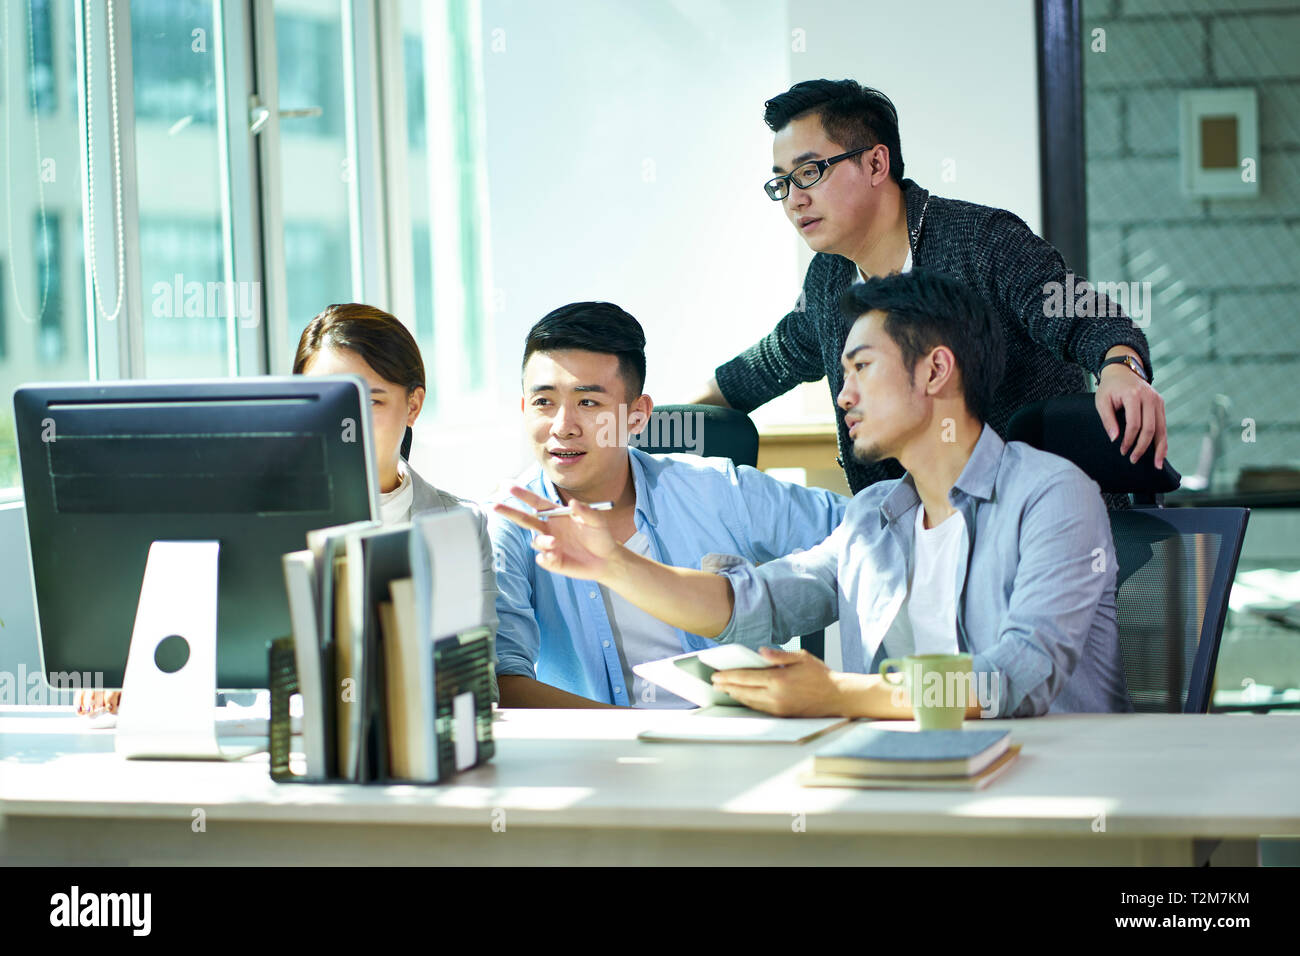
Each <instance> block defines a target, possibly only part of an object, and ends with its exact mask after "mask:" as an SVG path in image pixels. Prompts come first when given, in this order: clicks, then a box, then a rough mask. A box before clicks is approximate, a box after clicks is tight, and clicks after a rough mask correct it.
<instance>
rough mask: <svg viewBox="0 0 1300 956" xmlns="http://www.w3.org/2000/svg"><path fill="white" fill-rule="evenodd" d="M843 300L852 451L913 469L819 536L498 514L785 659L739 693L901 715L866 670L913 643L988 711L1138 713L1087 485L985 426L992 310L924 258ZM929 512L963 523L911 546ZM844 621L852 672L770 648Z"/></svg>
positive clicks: (813, 710) (685, 623) (736, 676)
mask: <svg viewBox="0 0 1300 956" xmlns="http://www.w3.org/2000/svg"><path fill="white" fill-rule="evenodd" d="M845 314H846V316H847V317H846V319H845V323H844V324H845V326H847V334H846V335H844V336H843V337H842V339H841V341H843V343H844V344H843V347H842V352H841V364H842V368H843V374H844V385H843V387H842V389H841V390H840V393H839V395H838V398H837V404H838V405H839V406H840V408H841V409H843V411H844V417H845V421H846V423H847V426H848V432H849V437H850V440H851V442H852V449H853V454H854V456H855V457H856V458H857V459H858V460H860V461H863V462H874V461H879V460H881V459H884V458H896V459H897V460H898V461H899V462H901V463H902V465H903V467H904V468H905V469H906V474H905V475H904V476H903V477H902V478H898V479H892V480H886V481H882V482H878V483H876V484H873V485H871V486H869V487H867V488H866V489H864V490H863V491H861V492H859V493H858V495H857V496H856V497H855V498H854V499H853V501H852V502H851V503H850V504H849V507H848V510H847V511H846V512H845V515H844V520H843V522H842V523H841V524H840V526H839V527H838V528H837V529H836V530H835V531H834V532H833V533H832V534H831V536H830V537H829V538H827V539H826V540H825V541H823V542H822V543H821V544H819V545H817V546H816V547H814V548H812V549H810V550H808V551H805V552H801V553H796V554H792V555H789V556H787V557H784V558H780V559H777V560H775V561H770V562H768V563H766V564H764V565H762V566H760V567H755V566H753V565H751V564H749V563H747V562H745V561H743V560H742V559H740V558H735V557H724V556H715V557H713V558H712V560H711V561H710V563H708V564H706V565H705V567H707V568H712V570H711V571H710V570H705V571H693V570H687V569H683V568H673V567H668V566H667V565H663V564H659V563H657V562H654V561H650V560H648V559H646V558H643V557H641V556H638V555H635V554H632V553H631V552H629V551H628V550H627V549H626V548H623V547H621V546H619V545H618V544H617V542H616V541H615V540H614V538H613V537H612V536H611V535H610V534H609V532H608V531H607V530H606V528H605V525H604V521H603V518H602V516H601V515H600V514H599V513H597V512H594V511H591V510H590V509H586V508H582V507H577V508H575V512H574V515H573V518H572V519H571V520H553V521H551V522H549V523H545V522H542V521H539V520H537V519H536V518H535V517H533V516H531V515H525V514H523V513H522V512H519V511H514V510H512V509H508V508H504V507H500V506H499V507H498V508H497V511H498V513H499V514H501V515H502V516H504V517H507V518H509V519H510V520H512V521H514V522H515V523H516V524H519V525H521V526H522V527H526V528H530V529H532V530H533V531H536V532H539V534H538V536H537V537H536V538H535V540H534V547H535V548H536V549H537V550H538V551H539V552H540V555H539V558H538V563H539V564H540V565H541V566H542V567H544V568H546V569H548V570H551V571H556V572H559V573H561V574H566V575H569V576H571V577H577V578H587V579H592V580H596V581H599V582H600V583H601V584H603V585H605V586H607V587H608V588H610V589H611V590H614V591H616V592H618V593H619V594H622V595H623V596H624V597H625V598H627V599H628V600H629V601H630V602H632V603H633V604H635V605H637V606H638V607H641V608H643V609H645V610H646V611H648V612H650V613H652V614H654V615H655V616H657V617H659V618H660V619H662V620H664V621H667V622H669V623H671V624H673V625H674V626H677V627H681V628H683V629H686V630H688V631H691V632H692V633H696V634H701V635H704V636H707V637H711V638H713V639H715V640H718V641H721V642H737V643H743V644H746V645H749V646H752V647H760V648H761V649H762V653H763V654H764V655H765V656H766V657H768V658H769V659H770V660H772V661H773V662H774V663H776V664H779V665H782V666H780V667H776V668H771V669H767V670H759V669H753V670H741V671H729V672H720V673H718V674H715V675H714V684H715V685H716V686H717V687H718V688H719V689H721V690H725V691H726V692H727V693H729V694H731V695H732V696H733V697H735V698H736V699H737V700H739V701H740V702H741V703H743V704H746V705H748V706H750V707H754V708H757V709H760V710H765V711H768V712H771V713H774V714H779V715H782V716H794V715H801V716H814V715H830V714H844V715H848V716H854V717H891V716H898V717H903V716H910V715H911V712H910V709H908V708H906V707H905V702H904V701H901V700H899V699H898V698H897V697H896V696H895V694H894V693H893V688H892V686H891V685H888V684H884V683H882V682H881V680H880V678H879V677H878V676H877V675H876V674H875V673H874V671H875V669H876V667H877V666H878V664H879V662H880V661H881V660H883V658H884V657H886V656H893V655H895V654H899V653H908V652H910V651H912V650H913V649H917V650H928V651H944V650H947V651H951V652H957V651H965V652H969V653H971V654H972V655H973V658H974V662H973V663H974V671H975V674H976V677H977V679H978V685H979V686H980V687H981V688H986V687H987V688H991V693H989V694H988V695H987V697H988V698H989V700H986V701H985V704H986V707H987V709H986V711H985V712H986V713H989V714H990V715H996V716H1032V715H1038V714H1044V713H1048V712H1049V711H1051V712H1072V711H1128V710H1131V709H1132V706H1131V704H1130V702H1129V699H1128V691H1127V687H1126V685H1125V681H1124V673H1123V667H1122V663H1121V659H1120V654H1119V645H1118V641H1117V637H1116V619H1115V569H1116V562H1115V551H1114V546H1113V543H1112V541H1111V535H1110V524H1109V522H1108V520H1107V517H1106V511H1105V508H1104V506H1103V503H1102V500H1101V496H1100V494H1099V491H1098V488H1097V485H1096V484H1095V483H1094V482H1092V481H1091V480H1090V479H1089V478H1088V477H1087V476H1086V475H1085V474H1084V473H1083V472H1082V471H1080V470H1079V469H1078V468H1076V467H1075V466H1074V465H1073V464H1071V463H1070V462H1068V461H1066V460H1065V459H1063V458H1058V457H1056V456H1055V455H1050V454H1047V453H1046V452H1041V451H1038V450H1036V449H1033V448H1031V447H1029V446H1027V445H1024V444H1021V443H1019V442H1010V443H1006V442H1003V441H1002V439H1001V438H999V437H998V435H997V433H996V432H995V431H994V430H993V429H992V428H991V427H990V426H989V425H988V424H987V419H986V416H987V414H988V408H989V405H990V402H991V401H992V400H993V394H994V389H995V386H996V385H997V383H998V381H999V379H1000V377H1001V372H1002V369H1001V364H1002V360H1001V356H1002V352H1001V347H1000V345H1001V343H1000V342H999V329H998V319H997V317H996V315H995V314H994V313H993V312H992V310H991V309H989V308H988V306H987V305H986V304H985V303H984V301H983V300H982V299H981V298H980V297H979V296H977V295H975V294H973V293H972V292H971V291H970V290H969V289H968V288H967V287H965V286H963V285H962V284H961V283H958V282H956V281H954V280H952V279H949V278H947V277H945V276H942V275H937V274H932V273H925V272H911V273H908V274H905V275H895V276H889V277H886V278H883V279H873V280H871V281H869V282H866V283H864V284H861V285H856V286H854V287H853V288H852V289H851V290H850V291H849V292H848V293H847V294H846V296H845ZM520 498H521V500H524V501H525V502H526V503H528V504H530V505H534V506H536V507H545V506H549V503H548V502H545V501H544V500H542V499H538V500H536V501H531V500H529V499H528V497H526V495H520ZM949 521H953V522H958V524H956V525H949V524H948V522H949ZM941 527H943V528H946V529H949V530H950V531H951V530H955V531H956V533H955V534H953V533H943V534H941V535H936V536H935V537H934V539H933V540H932V541H930V542H928V543H926V544H924V545H919V544H918V541H919V538H918V536H919V535H920V536H924V535H926V534H927V532H929V531H937V530H938V529H940V528H941ZM954 541H955V542H956V543H955V544H954V543H953V542H954ZM936 569H940V570H939V572H938V573H936ZM945 569H946V570H945ZM936 608H939V609H940V610H939V611H935V609H936ZM943 608H949V609H950V610H949V611H947V612H945V611H943V610H942V609H943ZM836 619H838V620H839V621H840V634H841V639H842V642H843V660H844V666H845V671H844V672H834V671H831V670H830V669H829V668H827V666H826V665H825V664H824V663H822V662H821V661H820V660H818V659H817V658H815V657H813V656H812V655H809V654H806V653H804V652H798V653H793V654H791V653H787V652H784V651H780V650H777V649H775V648H773V647H772V646H771V644H772V643H773V637H774V636H776V637H778V639H779V636H780V635H785V634H791V633H799V632H802V631H807V630H813V629H816V628H819V627H823V626H825V625H827V624H829V623H830V622H831V621H834V620H836ZM921 642H924V645H923V646H918V645H920V644H921ZM990 703H991V704H992V706H988V705H989V704H990Z"/></svg>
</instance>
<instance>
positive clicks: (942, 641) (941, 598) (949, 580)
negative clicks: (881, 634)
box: [885, 505, 967, 657]
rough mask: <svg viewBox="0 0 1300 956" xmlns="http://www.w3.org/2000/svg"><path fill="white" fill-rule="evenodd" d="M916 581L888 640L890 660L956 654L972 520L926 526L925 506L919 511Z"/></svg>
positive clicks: (958, 517) (953, 519)
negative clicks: (961, 572)
mask: <svg viewBox="0 0 1300 956" xmlns="http://www.w3.org/2000/svg"><path fill="white" fill-rule="evenodd" d="M915 542H916V543H915V548H914V550H913V560H912V580H911V582H910V583H909V584H908V588H907V597H906V598H904V600H903V606H902V607H901V608H899V611H898V617H896V618H895V619H894V623H893V625H892V626H891V627H890V629H889V632H888V633H887V634H886V635H885V649H886V651H887V653H888V654H889V656H890V657H905V656H907V655H908V654H956V653H957V650H958V647H957V563H958V560H959V559H960V558H961V555H962V549H963V548H965V547H966V546H967V540H966V519H965V518H963V517H962V515H961V512H960V511H954V512H953V513H952V514H951V515H949V516H948V517H947V518H946V519H944V521H943V522H942V523H941V524H938V525H936V526H935V527H933V528H926V527H925V506H924V505H917V508H916V536H915Z"/></svg>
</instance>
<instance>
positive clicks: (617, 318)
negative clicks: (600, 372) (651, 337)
mask: <svg viewBox="0 0 1300 956" xmlns="http://www.w3.org/2000/svg"><path fill="white" fill-rule="evenodd" d="M564 349H581V350H582V351H584V352H600V353H601V354H602V355H616V356H618V373H619V374H620V375H621V376H623V381H624V382H626V383H627V388H628V397H629V398H636V397H637V396H639V395H640V394H641V391H642V389H644V388H645V330H644V329H642V328H641V323H640V322H638V321H637V320H636V319H634V318H633V317H632V316H631V315H629V314H628V313H627V312H625V311H624V310H623V309H620V308H619V307H618V306H616V305H614V303H612V302H570V303H569V304H568V305H562V306H560V307H559V308H558V309H554V310H552V311H550V312H548V313H546V315H544V316H542V318H541V319H539V320H538V321H537V324H536V325H534V326H533V327H532V328H531V329H529V330H528V338H527V339H526V340H525V342H524V360H523V362H522V363H521V364H520V369H521V370H522V369H523V367H524V366H526V365H527V364H528V359H529V358H530V357H531V356H532V354H533V353H534V352H559V351H562V350H564Z"/></svg>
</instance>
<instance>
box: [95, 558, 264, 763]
mask: <svg viewBox="0 0 1300 956" xmlns="http://www.w3.org/2000/svg"><path fill="white" fill-rule="evenodd" d="M220 550H221V542H219V541H155V542H153V544H151V545H150V546H149V558H148V561H147V562H146V563H145V569H144V582H143V583H142V585H141V587H140V604H139V605H138V607H137V608H136V612H135V627H134V628H133V629H132V631H131V647H130V650H129V651H128V652H127V658H126V673H125V675H123V678H122V699H121V702H120V703H119V704H118V714H117V738H116V743H115V750H116V751H117V753H119V754H121V755H122V756H124V757H127V758H135V759H146V760H150V759H152V760H237V759H239V758H241V757H246V756H248V755H249V754H250V753H256V752H257V751H259V750H263V749H265V747H253V748H247V747H245V748H243V749H241V750H223V749H222V747H221V745H220V743H219V742H218V739H217V725H216V720H215V718H214V716H213V712H212V711H213V706H212V702H213V700H214V699H215V696H214V695H215V694H216V690H217V555H218V553H219V552H220Z"/></svg>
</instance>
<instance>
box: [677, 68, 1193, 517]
mask: <svg viewBox="0 0 1300 956" xmlns="http://www.w3.org/2000/svg"><path fill="white" fill-rule="evenodd" d="M764 119H765V121H766V122H767V125H768V126H769V127H770V128H771V129H772V131H773V132H774V133H775V134H776V135H775V139H774V141H773V144H772V156H773V166H772V171H773V172H774V173H776V174H777V175H776V178H775V179H772V180H770V181H769V182H768V183H767V184H766V185H765V187H764V188H765V189H766V191H767V195H768V197H769V198H770V199H772V200H776V201H780V202H781V204H782V207H783V208H784V210H785V213H786V216H787V217H788V218H789V219H790V222H791V224H793V225H794V227H795V229H797V230H798V232H799V234H800V235H801V236H803V238H804V241H805V242H807V243H808V245H809V247H810V248H811V249H812V250H813V251H814V252H815V253H816V255H815V256H814V257H813V260H812V263H811V265H809V267H808V273H807V275H806V277H805V278H804V286H803V294H802V295H801V296H800V298H799V302H798V304H797V305H796V307H795V309H794V310H793V311H791V312H790V313H789V314H787V315H786V316H785V318H783V319H782V320H781V321H780V322H778V323H777V326H776V328H775V329H774V330H773V331H772V332H771V333H769V334H768V335H767V336H766V337H765V338H763V339H762V340H761V341H759V342H758V343H757V344H756V345H754V346H752V347H750V348H748V349H746V350H745V351H744V352H742V353H741V354H740V355H738V356H736V357H735V358H734V359H732V360H731V361H729V362H727V363H725V364H723V365H720V366H719V367H718V369H717V371H716V373H715V377H714V378H713V379H712V380H711V381H710V382H709V385H708V388H707V390H706V392H705V394H704V395H703V396H701V397H700V398H697V399H696V401H697V402H699V403H701V404H709V405H725V406H729V407H731V408H737V409H740V410H741V411H746V412H748V411H751V410H752V409H754V408H757V407H758V406H759V405H762V404H764V403H765V402H768V401H770V400H771V399H773V398H776V397H777V396H778V395H781V394H783V393H785V392H787V391H789V390H790V389H791V388H793V387H794V386H795V385H797V384H799V383H800V382H815V381H817V380H818V379H819V378H822V377H823V376H825V377H826V379H827V384H828V385H829V387H830V393H831V399H832V402H834V399H835V396H836V395H838V394H839V391H840V388H841V387H842V386H843V372H842V370H841V367H840V355H839V348H840V344H841V339H842V336H841V335H840V328H841V325H840V323H841V313H840V302H841V299H842V297H843V294H844V292H845V291H847V290H848V288H849V287H850V286H851V285H852V284H853V283H855V282H861V281H863V280H864V279H867V278H870V277H872V276H878V275H888V274H890V273H895V272H908V271H910V270H911V269H912V267H913V266H914V265H915V266H916V268H918V269H928V270H931V271H934V272H940V273H943V274H946V275H949V276H952V277H953V278H955V279H958V280H960V281H961V282H964V283H965V284H966V285H968V286H970V287H971V288H972V289H973V290H974V291H975V292H976V294H977V295H979V296H980V297H981V298H982V299H984V300H985V301H986V302H987V303H988V304H989V305H990V306H991V307H992V309H993V311H994V313H995V314H996V315H997V316H998V317H999V319H1000V320H1001V322H1002V328H1003V339H1004V342H1005V366H1006V373H1005V375H1004V377H1003V379H1002V383H1001V385H999V386H998V388H997V391H996V394H995V396H994V400H993V405H992V407H991V408H990V409H989V416H988V423H989V424H990V425H991V426H992V427H993V428H994V429H995V430H996V431H998V432H1001V433H1003V434H1005V429H1006V425H1007V422H1008V420H1009V419H1010V418H1011V416H1012V415H1013V414H1014V413H1015V411H1016V410H1017V409H1019V408H1020V407H1022V406H1024V405H1027V404H1030V403H1031V402H1035V401H1038V400H1040V399H1043V398H1047V397H1049V396H1052V395H1061V394H1066V393H1070V392H1082V391H1084V390H1085V388H1086V379H1085V376H1084V371H1085V370H1086V371H1088V372H1091V373H1092V374H1093V375H1095V376H1098V378H1099V382H1098V386H1097V412H1098V414H1099V415H1100V416H1101V420H1102V423H1103V424H1104V425H1105V426H1106V429H1107V431H1108V432H1109V433H1110V436H1111V438H1112V439H1114V438H1115V437H1116V436H1117V435H1119V425H1118V421H1117V418H1116V414H1115V413H1116V411H1118V410H1119V409H1123V410H1124V414H1125V427H1124V436H1123V441H1122V442H1121V443H1120V454H1126V455H1130V456H1131V457H1132V459H1133V460H1134V461H1137V459H1138V458H1139V457H1140V456H1141V455H1142V454H1143V453H1144V452H1145V451H1146V450H1147V448H1148V447H1150V446H1151V444H1152V443H1153V442H1154V443H1155V463H1156V466H1157V467H1159V466H1161V465H1163V463H1164V458H1165V453H1166V449H1167V442H1166V432H1165V414H1164V400H1163V399H1161V397H1160V395H1159V394H1158V393H1157V392H1156V391H1155V389H1153V388H1152V387H1151V384H1150V381H1151V359H1150V353H1149V351H1148V349H1147V341H1146V336H1144V335H1143V334H1142V332H1141V331H1140V330H1139V329H1138V328H1136V327H1135V326H1134V325H1133V323H1132V322H1131V321H1130V320H1129V318H1128V317H1127V316H1126V315H1125V314H1124V312H1123V310H1122V309H1120V308H1119V307H1118V306H1117V305H1116V304H1115V303H1113V302H1112V301H1111V300H1110V299H1108V298H1107V297H1105V296H1103V295H1100V294H1098V293H1096V292H1095V290H1093V289H1092V287H1091V286H1088V285H1087V284H1086V283H1084V282H1083V280H1082V279H1080V280H1078V281H1077V282H1076V281H1075V279H1074V277H1073V276H1072V275H1070V274H1069V273H1068V271H1067V269H1066V265H1065V262H1064V260H1063V259H1062V258H1061V254H1060V253H1059V252H1057V251H1056V249H1055V248H1054V247H1053V246H1052V245H1051V244H1050V243H1048V242H1046V241H1045V240H1043V239H1041V238H1039V237H1038V236H1036V235H1034V233H1033V232H1032V231H1031V230H1030V229H1029V227H1028V226H1027V225H1025V223H1024V222H1023V221H1022V220H1021V219H1020V218H1019V217H1017V216H1015V215H1014V214H1013V213H1010V212H1008V211H1006V210H1005V209H994V208H991V207H989V206H980V205H976V204H974V203H968V202H962V201H959V200H955V199H943V198H940V197H938V196H931V195H930V194H929V193H928V192H927V191H926V190H924V189H922V188H921V187H920V186H918V185H917V184H916V183H914V182H912V181H911V180H910V179H904V178H903V157H902V151H901V149H900V147H899V139H898V114H897V111H896V110H895V109H894V104H893V103H892V102H890V100H889V98H888V97H887V96H885V95H884V94H883V93H881V92H879V91H878V90H873V89H870V88H868V87H863V86H861V85H860V84H858V83H857V82H855V81H853V80H838V81H832V80H809V81H806V82H802V83H796V84H795V85H794V86H793V87H791V88H790V90H788V91H787V92H785V93H782V94H781V95H780V96H777V97H776V98H775V99H772V100H769V101H768V103H767V111H766V114H765V116H764ZM1063 298H1064V299H1068V301H1063ZM836 421H837V424H838V428H839V447H840V464H841V465H842V466H843V468H844V473H845V476H846V477H847V479H848V483H849V487H850V488H851V489H852V490H853V492H854V494H856V493H857V492H858V491H860V490H862V489H863V488H865V487H867V486H868V485H870V484H873V483H874V482H877V481H881V480H883V479H886V478H897V477H899V476H900V475H901V474H902V468H901V467H900V466H899V465H898V463H897V462H895V461H893V460H888V461H883V462H876V463H873V464H864V463H860V462H857V461H855V460H854V459H853V456H852V453H851V452H852V442H851V441H849V437H848V431H847V428H846V427H845V424H844V413H843V411H841V410H840V409H838V408H837V409H836Z"/></svg>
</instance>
